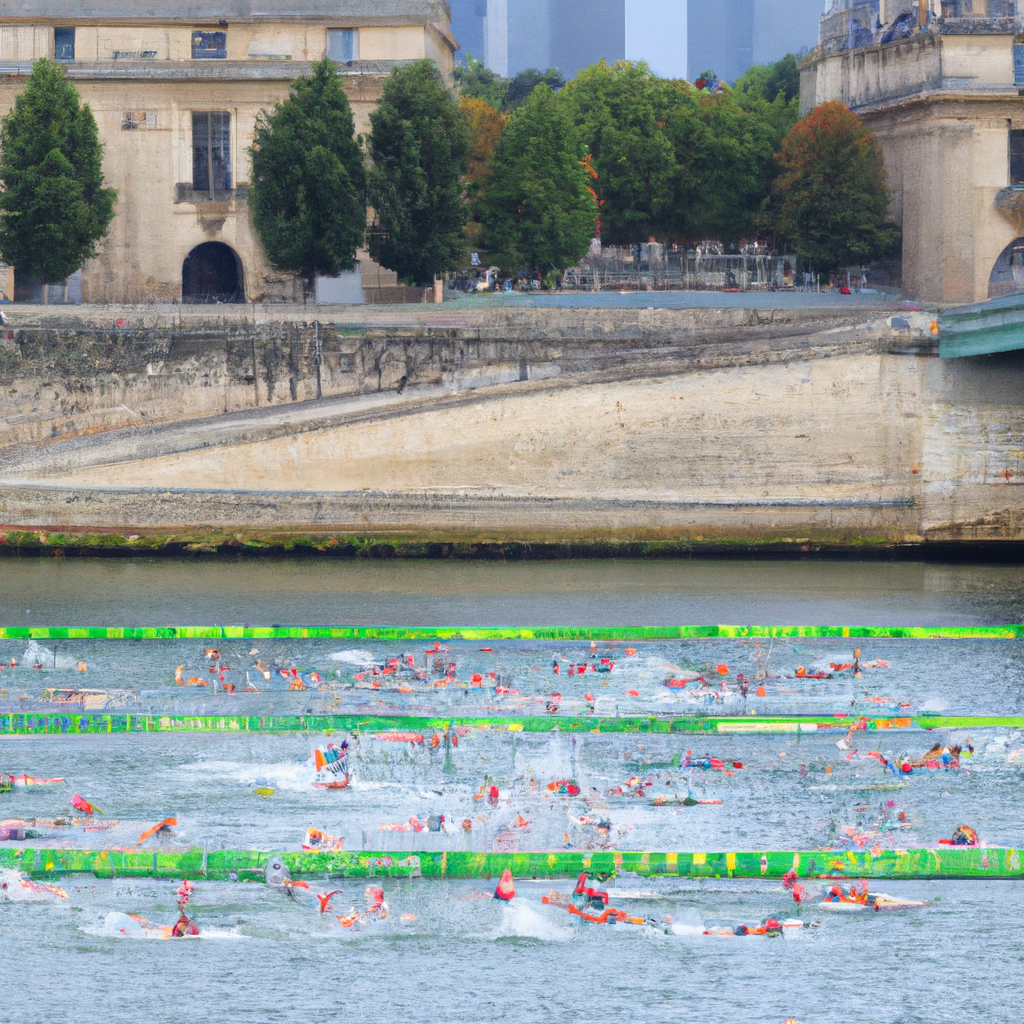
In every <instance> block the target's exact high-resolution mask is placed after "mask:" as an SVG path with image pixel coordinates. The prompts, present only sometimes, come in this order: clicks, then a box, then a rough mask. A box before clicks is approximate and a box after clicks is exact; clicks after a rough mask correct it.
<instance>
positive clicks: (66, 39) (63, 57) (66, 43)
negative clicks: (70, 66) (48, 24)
mask: <svg viewBox="0 0 1024 1024" xmlns="http://www.w3.org/2000/svg"><path fill="white" fill-rule="evenodd" d="M53 59H54V60H56V61H60V62H61V63H64V64H66V63H69V62H71V61H73V60H74V59H75V30H74V29H73V28H55V29H54V30H53Z"/></svg>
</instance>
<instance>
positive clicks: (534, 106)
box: [478, 85, 597, 275]
mask: <svg viewBox="0 0 1024 1024" xmlns="http://www.w3.org/2000/svg"><path fill="white" fill-rule="evenodd" d="M583 152H584V147H583V146H582V144H581V142H580V138H579V135H578V133H577V131H576V128H575V126H574V125H573V122H572V117H571V116H570V113H569V110H568V108H567V106H566V104H564V103H562V102H560V100H559V97H558V96H556V95H555V93H553V92H552V91H551V89H549V88H548V86H546V85H539V86H537V88H536V89H534V91H533V92H532V93H531V94H530V96H529V97H528V98H527V99H526V100H525V101H524V102H523V104H522V105H521V106H520V107H518V109H517V110H516V112H515V113H514V114H513V115H512V118H511V120H510V121H509V123H508V125H507V127H506V128H505V131H504V133H503V134H502V137H501V142H499V143H498V148H497V149H496V150H495V153H494V156H493V158H492V159H491V177H490V179H489V180H488V182H487V185H486V187H485V189H484V193H483V196H482V197H481V200H480V202H479V204H478V212H479V215H480V220H481V222H482V224H483V243H484V246H485V247H486V248H487V249H489V250H490V251H491V252H492V253H493V254H494V256H495V259H496V261H497V262H498V263H499V264H500V265H501V266H502V267H503V268H505V269H506V270H509V271H513V272H514V271H517V270H521V269H523V268H527V267H528V268H531V269H534V270H539V271H541V272H542V273H544V274H545V275H551V274H553V273H555V272H557V271H560V270H564V269H565V268H566V267H569V266H572V265H573V264H574V263H577V262H578V261H579V260H580V259H581V258H582V257H583V256H584V254H585V253H586V251H587V249H588V247H589V245H590V239H591V237H592V236H593V234H594V226H595V221H596V217H597V203H596V202H595V200H594V196H593V194H592V193H591V191H590V188H589V178H588V177H587V172H586V171H585V170H584V166H583V162H582V161H581V159H580V158H581V156H582V154H583Z"/></svg>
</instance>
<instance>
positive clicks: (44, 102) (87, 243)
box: [0, 59, 117, 282]
mask: <svg viewBox="0 0 1024 1024" xmlns="http://www.w3.org/2000/svg"><path fill="white" fill-rule="evenodd" d="M0 149H2V154H0V180H2V181H3V191H2V192H0V252H2V253H3V258H4V259H5V260H7V262H9V263H12V264H13V265H14V266H15V267H16V268H17V269H18V270H19V271H21V272H22V273H23V274H25V275H27V276H30V277H41V278H42V279H43V280H44V281H47V282H59V281H63V280H64V279H65V278H67V277H69V276H70V275H71V274H73V273H74V272H75V271H76V270H78V269H79V267H81V266H82V264H83V263H85V261H86V260H87V259H90V258H91V257H93V256H95V255H96V244H97V243H98V242H99V240H100V239H101V238H103V236H104V235H105V234H106V233H107V228H108V227H109V226H110V221H111V220H112V219H113V216H114V202H115V200H116V199H117V192H116V191H115V190H114V189H112V188H104V187H103V166H102V161H103V145H102V144H101V143H100V140H99V132H98V131H97V129H96V120H95V118H94V117H93V116H92V111H91V110H90V109H89V105H88V104H85V105H84V106H83V105H80V103H79V96H78V90H77V89H75V87H74V85H72V84H71V82H69V81H68V80H67V78H66V77H65V76H64V69H63V68H62V67H61V66H60V65H59V64H56V63H54V62H53V61H50V60H45V59H44V60H37V61H36V62H35V64H34V65H33V66H32V75H31V76H30V78H29V79H28V82H27V83H26V85H25V89H24V91H23V92H22V93H21V95H20V96H18V98H17V99H16V100H15V102H14V107H13V109H12V110H11V111H10V112H9V113H8V114H7V116H6V117H5V118H4V119H3V123H2V125H0Z"/></svg>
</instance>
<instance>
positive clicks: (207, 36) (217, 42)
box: [192, 29, 228, 60]
mask: <svg viewBox="0 0 1024 1024" xmlns="http://www.w3.org/2000/svg"><path fill="white" fill-rule="evenodd" d="M227 55H228V34H227V32H203V31H201V30H200V29H196V31H195V32H193V33H192V59H193V60H204V59H213V60H226V59H227Z"/></svg>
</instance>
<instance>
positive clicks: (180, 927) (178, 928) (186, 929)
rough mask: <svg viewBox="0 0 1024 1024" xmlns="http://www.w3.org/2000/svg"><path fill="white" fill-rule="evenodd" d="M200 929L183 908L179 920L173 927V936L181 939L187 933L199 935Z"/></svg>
mask: <svg viewBox="0 0 1024 1024" xmlns="http://www.w3.org/2000/svg"><path fill="white" fill-rule="evenodd" d="M198 934H199V929H198V928H197V927H196V923H195V921H193V920H192V919H191V918H190V917H189V916H188V915H187V914H186V913H185V911H184V910H183V911H182V912H181V916H180V917H179V918H178V920H177V921H175V922H174V927H173V928H172V929H171V936H172V937H173V938H176V939H180V938H182V937H183V936H185V935H198Z"/></svg>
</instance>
